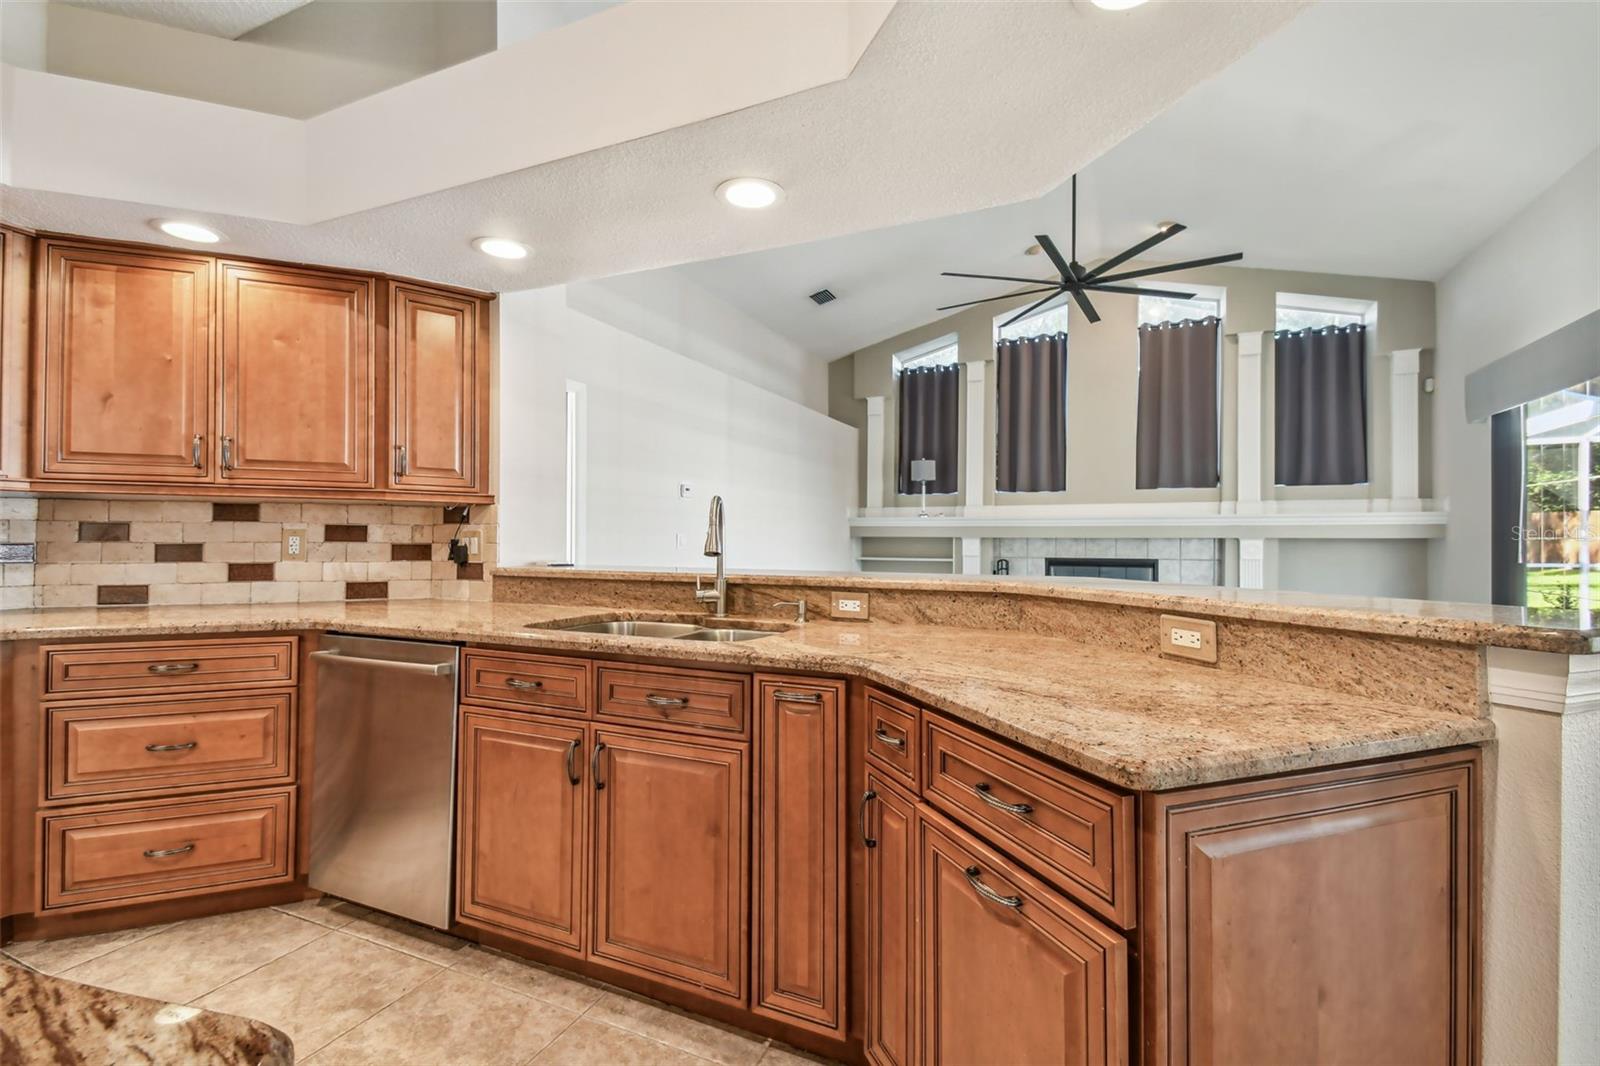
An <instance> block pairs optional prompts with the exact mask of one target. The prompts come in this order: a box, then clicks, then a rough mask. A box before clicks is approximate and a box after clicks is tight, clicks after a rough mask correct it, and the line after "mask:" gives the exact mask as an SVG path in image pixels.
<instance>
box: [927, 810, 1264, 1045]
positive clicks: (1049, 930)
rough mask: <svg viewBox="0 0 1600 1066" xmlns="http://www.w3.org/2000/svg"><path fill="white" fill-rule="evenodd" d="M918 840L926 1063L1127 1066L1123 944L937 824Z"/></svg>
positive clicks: (930, 823) (1007, 864)
mask: <svg viewBox="0 0 1600 1066" xmlns="http://www.w3.org/2000/svg"><path fill="white" fill-rule="evenodd" d="M920 833H921V839H922V846H921V853H922V958H921V984H922V1041H923V1043H922V1061H923V1062H926V1063H928V1064H929V1066H940V1064H944V1063H949V1064H950V1066H968V1064H971V1063H980V1062H1004V1063H1008V1064H1011V1066H1028V1064H1039V1066H1045V1064H1059V1063H1074V1064H1076V1063H1125V1062H1127V1061H1128V1009H1127V1004H1128V949H1127V942H1126V941H1125V940H1124V939H1123V938H1122V936H1121V935H1120V934H1118V933H1117V932H1116V931H1115V930H1113V929H1111V928H1110V927H1108V926H1106V925H1104V924H1102V923H1101V922H1100V921H1099V920H1098V919H1096V918H1094V917H1093V916H1092V915H1091V914H1090V913H1089V912H1088V911H1085V910H1082V909H1080V908H1079V907H1077V906H1075V905H1074V904H1073V903H1071V902H1070V901H1068V899H1067V898H1066V897H1065V896H1064V895H1062V894H1061V893H1059V892H1057V891H1056V890H1055V889H1053V888H1051V887H1050V886H1048V885H1046V884H1045V883H1044V882H1042V881H1039V880H1038V879H1036V878H1034V877H1033V876H1031V875H1030V874H1027V873H1025V872H1024V871H1023V870H1022V869H1021V868H1020V867H1018V866H1017V865H1016V864H1015V863H1013V862H1012V861H1011V860H1009V859H1007V858H1005V857H1003V856H1001V855H1000V853H999V852H996V851H994V850H992V849H990V848H989V847H987V846H986V845H984V844H982V843H980V842H979V841H978V840H977V838H975V837H973V836H970V835H969V834H967V833H966V832H964V831H962V830H961V829H959V828H957V827H956V826H955V825H954V824H953V823H950V822H947V821H945V820H944V819H942V818H940V817H939V816H938V815H935V814H933V813H931V812H928V813H926V814H924V816H923V817H922V818H921V820H920ZM1219 1061H1261V1060H1231V1059H1230V1060H1219Z"/></svg>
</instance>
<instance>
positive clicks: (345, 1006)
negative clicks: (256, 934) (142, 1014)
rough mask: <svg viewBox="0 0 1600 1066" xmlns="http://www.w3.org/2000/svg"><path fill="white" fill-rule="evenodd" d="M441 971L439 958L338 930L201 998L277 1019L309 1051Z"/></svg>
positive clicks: (217, 1006) (214, 1006) (210, 1005)
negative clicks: (434, 959)
mask: <svg viewBox="0 0 1600 1066" xmlns="http://www.w3.org/2000/svg"><path fill="white" fill-rule="evenodd" d="M438 972H439V967H437V966H435V965H434V964H433V963H430V962H423V961H422V960H421V959H418V958H415V957H413V956H411V955H407V954H406V953H405V952H403V951H396V950H394V949H393V948H387V947H384V946H383V945H381V944H374V943H372V942H371V941H370V940H363V939H361V938H360V937H354V936H347V935H346V934H345V933H344V932H343V931H341V930H333V931H331V932H329V933H328V934H327V935H326V936H322V937H319V938H318V939H316V940H313V941H312V942H311V943H309V944H307V945H306V946H305V947H303V948H301V949H300V950H298V951H294V952H290V953H289V954H288V955H285V956H283V957H282V958H280V959H277V960H275V961H273V962H270V963H268V964H267V965H265V966H263V967H261V968H260V969H259V970H256V971H254V972H253V973H249V974H246V975H245V976H244V977H241V978H239V979H238V980H236V981H233V982H230V983H229V984H226V985H223V986H222V987H221V988H219V989H217V990H216V991H215V992H212V993H211V994H210V995H207V996H204V997H202V998H201V999H200V1000H199V1002H198V1004H197V1005H198V1006H201V1007H205V1008H207V1009H209V1010H219V1011H224V1012H226V1013H228V1014H242V1015H244V1016H245V1017H246V1018H255V1019H257V1020H258V1021H263V1022H266V1023H267V1024H268V1025H274V1026H277V1027H278V1028H279V1029H282V1030H283V1031H284V1032H285V1033H287V1034H289V1038H290V1039H291V1040H293V1041H294V1047H295V1055H296V1056H297V1057H304V1056H307V1055H310V1054H311V1053H312V1052H313V1051H315V1050H317V1049H318V1048H320V1047H322V1045H324V1044H326V1043H328V1042H329V1041H330V1040H332V1039H334V1038H335V1037H337V1036H338V1035H339V1034H341V1033H343V1032H344V1031H345V1030H347V1029H352V1028H354V1027H355V1026H357V1025H359V1024H361V1023H362V1022H364V1021H366V1020H367V1019H368V1018H370V1017H372V1016H373V1015H374V1014H376V1013H378V1011H380V1010H382V1009H383V1008H384V1007H387V1006H388V1005H389V1004H391V1003H393V1002H394V1001H395V1000H397V999H399V998H400V997H401V996H403V995H405V994H406V993H407V992H409V991H411V990H412V989H413V988H416V987H417V986H418V985H420V984H422V982H424V981H426V980H427V979H428V978H430V977H433V976H434V975H435V974H437V973H438Z"/></svg>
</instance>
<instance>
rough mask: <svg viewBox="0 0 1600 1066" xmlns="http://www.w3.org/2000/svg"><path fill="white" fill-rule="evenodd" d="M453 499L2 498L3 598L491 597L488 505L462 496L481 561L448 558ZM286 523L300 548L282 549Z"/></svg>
mask: <svg viewBox="0 0 1600 1066" xmlns="http://www.w3.org/2000/svg"><path fill="white" fill-rule="evenodd" d="M461 519H462V514H461V510H460V509H459V508H445V507H440V506H430V505H423V504H388V503H378V504H368V503H351V504H344V503H321V502H317V503H282V502H270V503H232V502H228V503H222V502H211V501H199V500H182V501H173V500H121V499H113V500H107V499H54V498H49V499H43V498H33V497H23V496H8V497H3V498H0V609H19V608H30V607H92V606H96V605H117V604H195V603H295V602H313V601H327V600H346V599H350V600H356V599H423V598H440V599H473V600H488V599H489V598H490V589H489V581H488V580H487V579H486V577H485V575H486V573H487V572H488V571H489V570H492V569H493V566H494V553H495V547H496V537H495V515H494V508H493V507H487V506H478V507H473V508H472V510H471V513H470V517H469V518H468V519H467V524H468V528H478V529H481V530H482V531H483V540H482V556H483V561H482V562H481V563H468V564H464V565H461V566H457V565H456V564H455V563H452V562H450V561H449V560H448V559H447V558H446V550H447V546H448V542H449V540H450V538H451V537H452V536H453V535H454V533H455V531H456V529H457V527H458V526H459V525H460V524H461ZM285 526H289V527H291V528H303V529H304V530H305V535H306V553H305V557H304V558H303V559H290V560H285V559H284V558H283V557H282V555H283V547H282V545H283V530H284V527H285Z"/></svg>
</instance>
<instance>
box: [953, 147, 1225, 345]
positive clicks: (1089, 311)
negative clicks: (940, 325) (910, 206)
mask: <svg viewBox="0 0 1600 1066" xmlns="http://www.w3.org/2000/svg"><path fill="white" fill-rule="evenodd" d="M1186 228H1187V227H1185V226H1183V225H1182V224H1180V223H1177V222H1169V223H1167V224H1166V225H1164V226H1162V227H1161V229H1160V230H1158V231H1157V232H1156V234H1155V236H1153V237H1146V238H1145V239H1144V240H1142V241H1140V242H1139V243H1138V244H1136V245H1134V246H1133V247H1132V248H1129V249H1127V250H1126V251H1123V252H1120V253H1118V254H1117V255H1114V256H1112V257H1111V258H1110V259H1107V260H1106V261H1105V262H1103V263H1101V264H1100V265H1099V266H1097V267H1095V268H1094V269H1093V270H1086V269H1084V266H1083V264H1082V263H1080V262H1078V176H1077V175H1076V174H1074V175H1073V176H1072V248H1071V250H1072V258H1071V259H1066V258H1063V257H1062V255H1061V251H1060V250H1059V249H1058V248H1057V247H1056V242H1055V241H1052V240H1051V239H1050V238H1049V237H1047V236H1045V235H1043V234H1040V235H1038V236H1036V237H1034V240H1036V241H1038V242H1039V247H1040V248H1042V249H1043V250H1044V254H1045V255H1047V256H1049V257H1050V262H1052V263H1054V264H1055V267H1056V270H1057V271H1058V272H1059V273H1060V275H1061V277H1060V279H1059V280H1052V279H1050V278H1014V277H1009V276H1007V275H1005V274H961V273H957V272H956V271H953V270H946V271H944V272H943V274H942V276H943V277H947V278H983V279H985V280H988V281H1020V282H1026V283H1029V284H1032V285H1043V286H1045V288H1041V289H1024V290H1022V291H1021V292H1008V293H1006V294H1005V295H1004V296H989V297H986V298H984V299H982V300H968V301H966V302H965V303H959V304H946V305H945V306H944V307H940V308H938V309H937V310H940V311H954V310H955V309H956V308H958V307H971V306H972V305H973V304H986V303H992V302H994V301H995V300H1010V299H1013V298H1015V297H1017V296H1028V295H1033V294H1035V293H1041V292H1043V293H1048V294H1049V295H1047V296H1045V297H1044V299H1042V300H1040V301H1039V302H1038V303H1035V304H1031V305H1029V306H1028V307H1025V308H1023V309H1022V310H1021V311H1018V312H1017V313H1016V314H1014V315H1012V316H1011V317H1010V318H1008V319H1006V320H1005V322H1003V323H1002V324H1001V328H1004V327H1005V326H1009V325H1011V323H1013V322H1015V321H1017V320H1018V319H1022V318H1027V317H1028V316H1029V315H1031V314H1033V312H1035V311H1037V310H1038V309H1039V308H1041V307H1043V306H1044V305H1045V304H1047V303H1049V302H1050V301H1051V300H1054V299H1055V298H1056V297H1058V296H1061V295H1063V294H1067V295H1071V297H1072V298H1073V299H1074V300H1076V301H1077V303H1078V308H1079V309H1080V310H1081V311H1083V316H1084V317H1085V318H1087V319H1088V320H1089V321H1090V322H1098V321H1100V316H1099V315H1098V314H1096V313H1095V309H1094V304H1092V303H1090V302H1089V296H1088V294H1089V293H1091V292H1118V293H1127V294H1130V295H1136V296H1167V297H1171V298H1172V299H1175V300H1189V299H1193V298H1194V293H1192V292H1177V291H1174V290H1171V289H1146V288H1141V287H1139V286H1135V285H1119V284H1117V282H1123V281H1132V280H1133V279H1134V278H1147V277H1150V276H1151V275H1153V274H1167V273H1171V272H1172V271H1174V270H1189V269H1192V268H1194V267H1203V266H1215V265H1216V264H1217V263H1231V262H1233V261H1234V260H1236V259H1243V258H1244V253H1243V252H1230V253H1229V254H1227V255H1213V256H1208V257H1206V258H1205V259H1191V260H1189V261H1188V262H1186V263H1167V264H1165V265H1163V266H1154V267H1146V268H1144V269H1143V270H1127V271H1124V272H1122V273H1121V274H1113V273H1110V271H1112V270H1114V269H1116V268H1117V267H1119V266H1121V265H1122V264H1123V263H1126V262H1127V261H1128V260H1130V259H1132V258H1133V257H1134V256H1136V255H1141V254H1143V253H1144V252H1147V251H1149V250H1150V249H1151V248H1154V247H1155V246H1156V245H1158V244H1160V243H1161V242H1162V241H1164V240H1166V239H1167V238H1168V237H1176V236H1177V235H1178V234H1180V233H1182V232H1183V231H1184V229H1186Z"/></svg>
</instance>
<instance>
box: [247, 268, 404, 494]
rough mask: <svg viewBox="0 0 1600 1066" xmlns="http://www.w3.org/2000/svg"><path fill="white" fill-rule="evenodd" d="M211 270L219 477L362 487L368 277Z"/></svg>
mask: <svg viewBox="0 0 1600 1066" xmlns="http://www.w3.org/2000/svg"><path fill="white" fill-rule="evenodd" d="M221 270H222V313H221V324H222V419H221V424H220V426H219V427H218V432H219V433H220V434H221V437H222V451H221V460H222V464H221V465H222V477H223V479H224V480H226V481H229V482H238V483H240V484H244V483H247V482H248V483H253V484H281V485H300V484H304V485H316V486H339V485H347V486H352V487H361V486H370V485H371V484H372V483H373V478H372V451H373V436H374V435H373V424H372V410H373V393H374V391H375V383H374V378H373V375H374V370H375V357H374V334H373V325H372V319H371V309H372V302H373V297H374V290H375V283H374V282H373V280H372V279H371V278H366V277H355V276H350V275H342V274H328V273H323V272H321V271H305V270H289V269H286V268H282V267H262V266H256V265H253V264H249V263H223V264H222V267H221Z"/></svg>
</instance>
